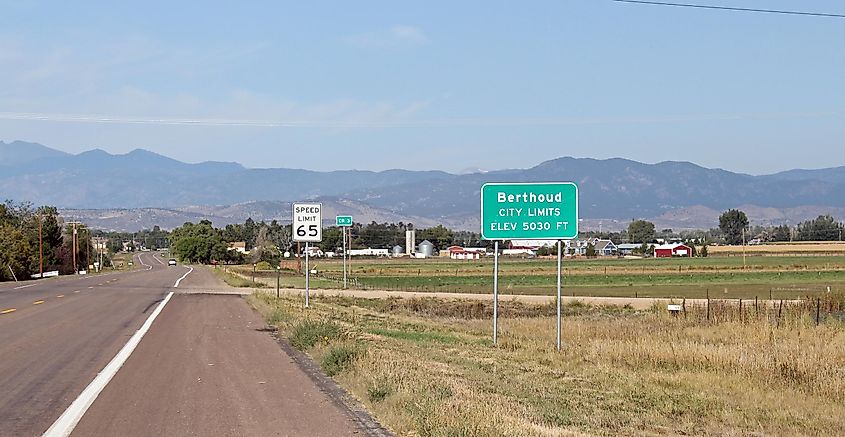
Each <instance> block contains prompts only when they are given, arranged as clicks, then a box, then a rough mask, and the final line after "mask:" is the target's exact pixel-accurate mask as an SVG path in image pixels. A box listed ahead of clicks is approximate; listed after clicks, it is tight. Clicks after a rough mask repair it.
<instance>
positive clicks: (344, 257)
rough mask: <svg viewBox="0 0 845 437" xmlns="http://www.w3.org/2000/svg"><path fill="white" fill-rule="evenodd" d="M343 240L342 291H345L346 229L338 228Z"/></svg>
mask: <svg viewBox="0 0 845 437" xmlns="http://www.w3.org/2000/svg"><path fill="white" fill-rule="evenodd" d="M340 231H341V236H340V238H342V239H343V289H344V290H346V228H340Z"/></svg>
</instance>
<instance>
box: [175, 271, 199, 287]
mask: <svg viewBox="0 0 845 437" xmlns="http://www.w3.org/2000/svg"><path fill="white" fill-rule="evenodd" d="M188 269H189V270H188V271H187V272H185V274H184V275H182V277H181V278H179V279H177V280H176V284H175V285H173V288H179V283H181V282H182V280H183V279H185V277H186V276H188V274H189V273H191V272H193V271H194V268H193V267H188Z"/></svg>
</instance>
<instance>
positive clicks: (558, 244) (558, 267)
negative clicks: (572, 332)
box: [557, 240, 562, 350]
mask: <svg viewBox="0 0 845 437" xmlns="http://www.w3.org/2000/svg"><path fill="white" fill-rule="evenodd" d="M561 243H562V241H561V240H557V350H560V306H561V301H560V300H561V297H560V264H561V256H560V246H561V245H562V244H561Z"/></svg>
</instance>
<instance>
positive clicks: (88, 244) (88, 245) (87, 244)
mask: <svg viewBox="0 0 845 437" xmlns="http://www.w3.org/2000/svg"><path fill="white" fill-rule="evenodd" d="M86 231H88V232H87V234H86V235H87V236H88V240H87V241H86V242H85V273H86V274H87V273H90V272H89V271H88V269H89V268H90V266H91V230H90V229H86Z"/></svg>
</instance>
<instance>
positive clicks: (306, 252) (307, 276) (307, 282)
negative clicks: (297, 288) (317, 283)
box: [305, 242, 311, 308]
mask: <svg viewBox="0 0 845 437" xmlns="http://www.w3.org/2000/svg"><path fill="white" fill-rule="evenodd" d="M308 252H310V250H308V242H306V243H305V308H308V291H309V287H310V284H309V279H310V278H311V268H310V267H308Z"/></svg>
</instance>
